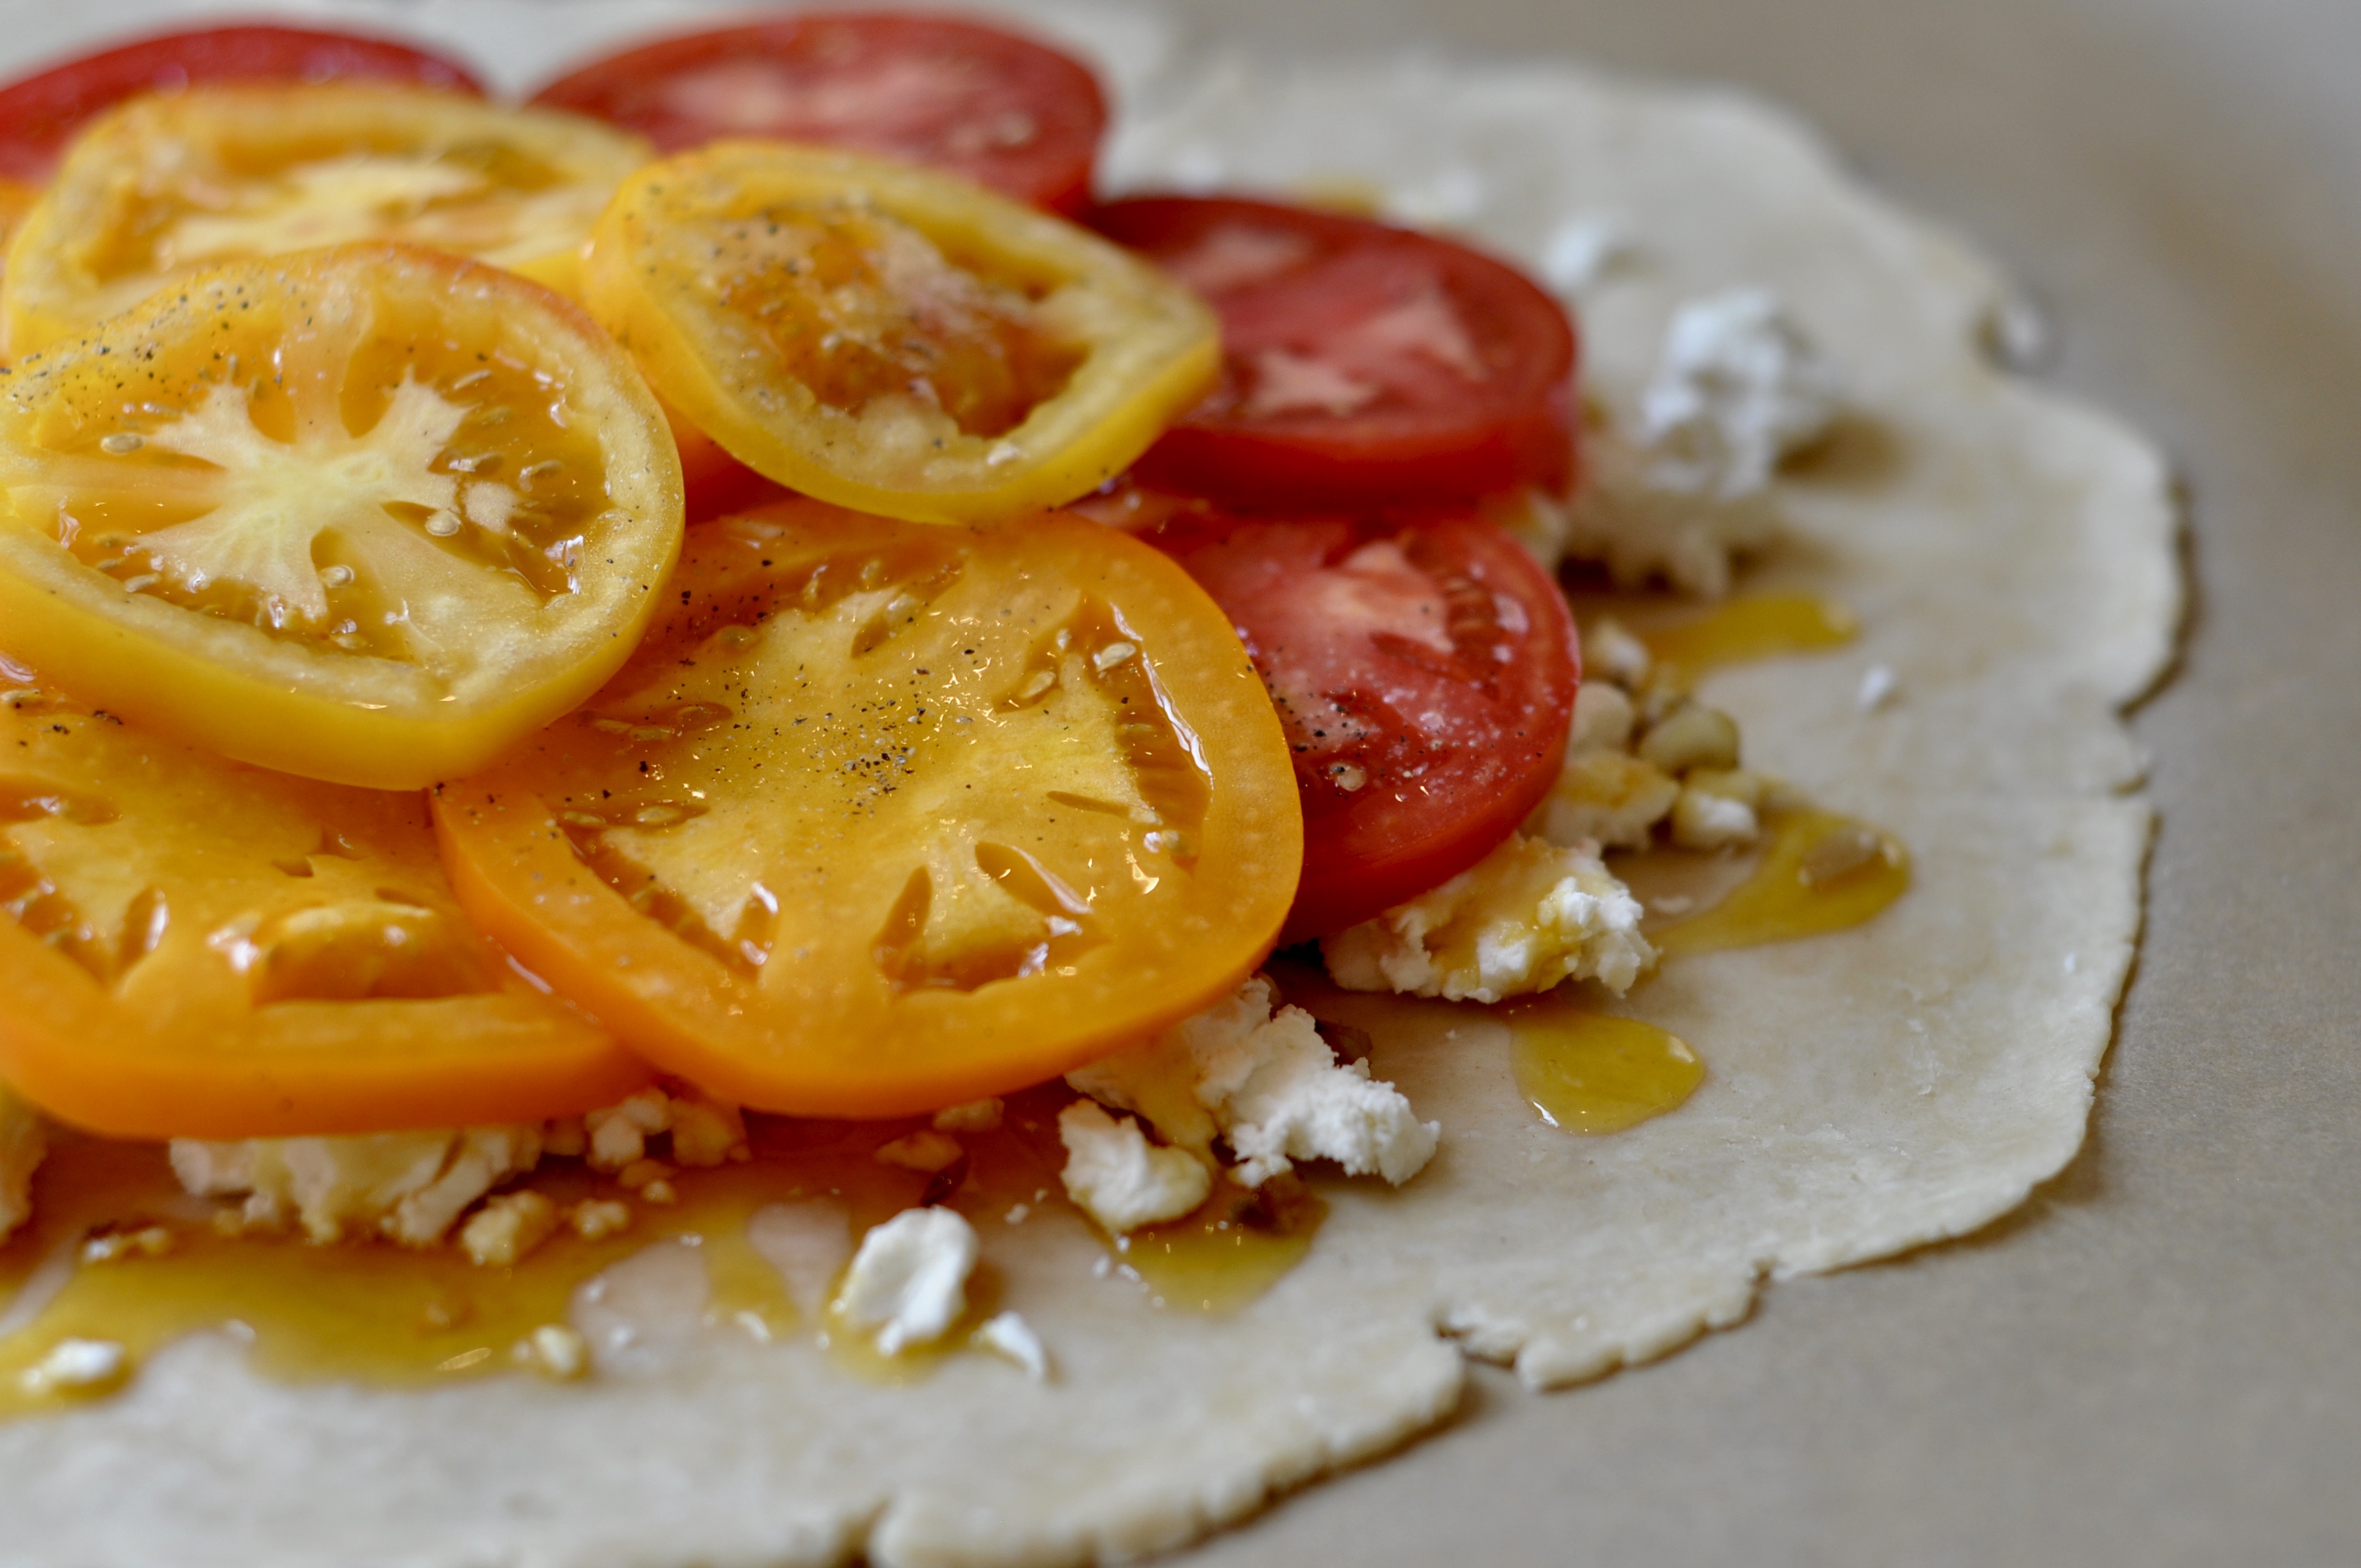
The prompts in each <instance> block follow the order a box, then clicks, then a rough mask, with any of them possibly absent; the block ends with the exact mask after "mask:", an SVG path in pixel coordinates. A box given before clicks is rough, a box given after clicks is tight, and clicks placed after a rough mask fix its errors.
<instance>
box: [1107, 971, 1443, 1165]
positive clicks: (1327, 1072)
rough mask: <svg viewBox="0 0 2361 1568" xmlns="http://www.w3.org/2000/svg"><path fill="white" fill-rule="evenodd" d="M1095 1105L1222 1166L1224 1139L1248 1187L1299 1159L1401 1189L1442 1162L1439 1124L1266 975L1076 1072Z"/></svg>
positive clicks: (1247, 982) (1440, 1127) (1258, 976)
mask: <svg viewBox="0 0 2361 1568" xmlns="http://www.w3.org/2000/svg"><path fill="white" fill-rule="evenodd" d="M1066 1081H1067V1082H1068V1083H1069V1084H1071V1085H1072V1086H1073V1087H1074V1088H1076V1089H1079V1090H1081V1091H1082V1092H1083V1093H1085V1094H1087V1095H1089V1096H1091V1097H1092V1098H1093V1100H1098V1101H1101V1102H1104V1103H1106V1104H1108V1105H1112V1106H1114V1107H1115V1108H1116V1109H1117V1110H1122V1111H1135V1112H1137V1113H1139V1114H1140V1115H1142V1116H1144V1117H1146V1118H1147V1119H1148V1124H1149V1125H1151V1126H1153V1127H1154V1128H1155V1129H1156V1130H1157V1132H1158V1133H1159V1134H1161V1135H1163V1137H1164V1138H1165V1139H1166V1141H1168V1142H1170V1143H1171V1144H1173V1145H1175V1146H1178V1147H1180V1148H1182V1149H1187V1150H1190V1151H1192V1152H1194V1153H1197V1154H1201V1155H1202V1156H1204V1157H1206V1158H1208V1159H1211V1158H1212V1157H1213V1140H1214V1139H1215V1138H1216V1137H1219V1138H1220V1139H1222V1140H1223V1141H1224V1142H1225V1143H1227V1144H1228V1145H1229V1146H1230V1150H1231V1152H1232V1153H1233V1154H1235V1156H1237V1159H1238V1163H1237V1166H1236V1167H1235V1168H1234V1169H1233V1170H1232V1171H1231V1173H1230V1174H1231V1175H1232V1176H1233V1177H1234V1178H1235V1179H1236V1180H1238V1181H1239V1182H1240V1183H1242V1184H1244V1185H1245V1186H1247V1187H1259V1186H1260V1185H1262V1183H1263V1182H1265V1181H1267V1180H1268V1179H1270V1178H1271V1177H1273V1176H1276V1175H1278V1174H1279V1173H1280V1172H1281V1171H1284V1170H1287V1169H1289V1168H1290V1166H1291V1165H1292V1163H1293V1162H1294V1161H1296V1160H1300V1159H1328V1160H1334V1161H1335V1162H1336V1163H1337V1164H1338V1165H1340V1166H1342V1167H1343V1168H1345V1173H1346V1174H1347V1175H1350V1176H1367V1175H1370V1174H1376V1175H1378V1176H1382V1177H1384V1178H1385V1179H1387V1180H1388V1181H1389V1182H1392V1183H1393V1184H1394V1185H1396V1186H1400V1184H1401V1183H1403V1182H1405V1181H1408V1180H1409V1179H1411V1177H1413V1176H1416V1175H1417V1174H1418V1173H1419V1172H1420V1171H1421V1170H1422V1169H1424V1168H1425V1167H1426V1162H1427V1161H1428V1160H1429V1159H1431V1158H1433V1155H1434V1146H1435V1141H1436V1139H1437V1138H1438V1137H1439V1136H1440V1135H1441V1134H1442V1131H1443V1129H1442V1126H1441V1124H1437V1123H1433V1122H1421V1121H1420V1120H1419V1119H1418V1116H1417V1114H1416V1113H1414V1112H1412V1111H1411V1104H1410V1101H1409V1100H1408V1099H1407V1098H1405V1097H1404V1096H1403V1095H1402V1093H1401V1091H1399V1090H1397V1089H1396V1088H1394V1086H1393V1085H1392V1084H1390V1083H1386V1082H1382V1081H1379V1080H1375V1079H1372V1078H1371V1077H1370V1076H1369V1067H1368V1064H1367V1062H1358V1061H1356V1062H1351V1063H1339V1062H1338V1061H1337V1059H1336V1053H1335V1052H1334V1050H1332V1049H1330V1048H1329V1046H1328V1042H1327V1041H1325V1040H1323V1039H1322V1038H1321V1037H1320V1033H1319V1029H1318V1026H1317V1025H1316V1024H1315V1022H1314V1021H1313V1019H1312V1014H1309V1013H1306V1012H1304V1011H1303V1010H1302V1009H1301V1008H1300V1007H1287V1006H1282V1005H1280V1004H1279V993H1278V991H1277V989H1276V988H1275V987H1274V986H1272V984H1271V982H1270V981H1269V980H1268V979H1267V978H1265V977H1264V976H1261V975H1257V976H1255V977H1254V978H1252V979H1251V980H1248V981H1246V983H1245V984H1244V985H1242V986H1240V987H1239V988H1238V989H1237V991H1236V992H1235V993H1234V994H1233V995H1231V996H1230V997H1229V998H1228V999H1227V1000H1225V1001H1223V1002H1220V1003H1216V1004H1214V1005H1213V1006H1212V1007H1210V1008H1207V1009H1206V1010H1205V1011H1204V1012H1202V1013H1200V1014H1197V1015H1196V1016H1195V1017H1193V1018H1187V1019H1183V1020H1182V1021H1181V1022H1180V1023H1179V1024H1177V1025H1173V1026H1172V1027H1171V1028H1170V1029H1168V1030H1166V1031H1165V1032H1164V1033H1163V1034H1162V1035H1160V1036H1158V1037H1157V1038H1155V1039H1153V1040H1151V1041H1149V1042H1148V1044H1147V1045H1145V1046H1142V1047H1138V1048H1137V1049H1134V1050H1130V1051H1126V1052H1124V1053H1123V1054H1122V1055H1120V1056H1115V1057H1109V1058H1106V1059H1105V1060H1103V1061H1098V1062H1093V1063H1092V1064H1091V1065H1090V1066H1089V1067H1086V1068H1083V1069H1080V1070H1079V1071H1076V1072H1071V1073H1068V1074H1067V1075H1066Z"/></svg>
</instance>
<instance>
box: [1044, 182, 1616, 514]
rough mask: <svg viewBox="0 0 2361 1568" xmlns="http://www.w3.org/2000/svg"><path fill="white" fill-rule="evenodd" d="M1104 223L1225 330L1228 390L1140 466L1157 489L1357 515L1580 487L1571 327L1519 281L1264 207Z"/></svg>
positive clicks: (1442, 244)
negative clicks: (1214, 314) (1201, 300)
mask: <svg viewBox="0 0 2361 1568" xmlns="http://www.w3.org/2000/svg"><path fill="white" fill-rule="evenodd" d="M1090 222H1091V224H1092V225H1093V226H1094V227H1096V228H1097V229H1098V231H1099V232H1100V233H1102V234H1104V235H1105V236H1107V237H1108V238H1110V239H1112V240H1114V241H1115V243H1117V244H1118V245H1124V246H1128V247H1131V248H1132V249H1134V250H1137V251H1141V252H1144V253H1146V254H1147V255H1148V256H1149V257H1151V258H1154V259H1156V260H1157V261H1159V262H1161V263H1162V264H1163V265H1164V266H1166V267H1167V268H1169V269H1171V270H1172V271H1173V272H1174V273H1176V274H1177V275H1178V276H1179V277H1180V280H1181V281H1182V282H1184V283H1186V284H1188V285H1189V286H1190V287H1191V288H1193V289H1195V290H1196V291H1198V292H1199V293H1201V294H1202V295H1203V296H1204V297H1205V298H1206V300H1207V301H1208V302H1210V303H1212V305H1213V308H1214V309H1215V310H1216V311H1218V312H1219V313H1221V317H1222V348H1223V354H1224V363H1223V367H1222V381H1221V385H1220V386H1219V387H1218V388H1216V389H1214V391H1213V395H1212V396H1211V397H1209V398H1208V399H1206V400H1205V401H1204V402H1202V403H1201V404H1200V405H1198V407H1197V409H1196V410H1195V411H1194V412H1192V413H1191V414H1190V415H1189V417H1188V418H1186V419H1184V420H1183V421H1181V422H1180V424H1179V425H1177V426H1176V427H1174V428H1173V429H1172V430H1171V431H1170V432H1169V433H1167V434H1166V435H1165V437H1164V439H1163V440H1162V441H1160V442H1159V443H1158V444H1156V446H1155V447H1154V448H1153V449H1151V450H1150V451H1149V452H1148V455H1147V456H1146V457H1144V458H1142V459H1141V460H1140V462H1139V465H1138V472H1139V474H1140V475H1141V477H1143V478H1145V479H1147V480H1148V481H1149V482H1150V483H1154V484H1159V485H1167V486H1170V487H1172V488H1177V489H1181V490H1186V491H1188V492H1190V493H1191V494H1196V495H1209V496H1218V497H1220V498H1221V499H1224V500H1226V501H1229V502H1230V503H1232V504H1233V505H1235V506H1240V507H1254V508H1265V507H1267V508H1273V509H1288V508H1301V507H1315V508H1322V509H1325V508H1332V507H1333V508H1340V509H1345V510H1355V509H1359V508H1364V507H1368V506H1398V505H1402V504H1406V503H1413V502H1421V501H1424V502H1446V501H1454V500H1461V499H1468V498H1472V497H1475V496H1478V495H1483V494H1486V493H1488V492H1491V491H1496V490H1505V489H1510V488H1515V487H1517V486H1520V485H1540V486H1542V487H1544V488H1548V489H1551V490H1558V491H1563V490H1564V489H1565V488H1567V486H1568V484H1569V483H1570V482H1571V480H1572V478H1573V471H1574V416H1573V392H1574V367H1575V338H1574V328H1573V325H1572V323H1569V322H1568V321H1567V320H1566V316H1565V312H1564V311H1563V310H1561V309H1560V308H1559V307H1558V305H1557V302H1555V301H1554V300H1552V299H1551V298H1550V297H1549V296H1548V295H1547V294H1544V293H1543V292H1542V291H1541V290H1540V289H1538V288H1536V287H1534V286H1533V284H1532V282H1530V281H1528V280H1526V278H1525V277H1524V276H1523V274H1521V273H1520V272H1518V271H1517V270H1515V269H1513V268H1510V267H1508V266H1505V265H1503V264H1502V263H1500V262H1498V261H1495V260H1493V259H1492V258H1490V257H1488V256H1482V255H1479V254H1477V252H1475V251H1472V250H1469V249H1467V248H1466V247H1464V246H1459V245H1454V244H1452V243H1451V242H1450V241H1448V240H1444V239H1437V238H1435V237H1434V236H1432V235H1423V234H1413V233H1411V232H1409V231H1407V230H1403V229H1396V228H1389V227H1387V226H1386V225H1383V224H1375V223H1370V222H1367V220H1365V219H1361V218H1351V217H1345V216H1342V215H1340V214H1334V213H1315V212H1307V211H1305V210H1303V209H1301V208H1300V207H1287V206H1279V205H1275V204H1272V203H1266V202H1248V201H1240V200H1235V199H1232V198H1205V199H1194V198H1187V197H1143V198H1139V199H1136V200H1131V201H1123V202H1115V203H1109V204H1108V205H1105V206H1103V207H1100V208H1098V209H1097V210H1096V212H1095V214H1093V216H1092V218H1091V219H1090Z"/></svg>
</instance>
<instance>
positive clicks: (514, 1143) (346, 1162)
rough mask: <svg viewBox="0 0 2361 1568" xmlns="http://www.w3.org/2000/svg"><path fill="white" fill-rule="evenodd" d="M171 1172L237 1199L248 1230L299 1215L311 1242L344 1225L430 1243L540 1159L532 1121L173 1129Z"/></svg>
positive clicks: (202, 1193)
mask: <svg viewBox="0 0 2361 1568" xmlns="http://www.w3.org/2000/svg"><path fill="white" fill-rule="evenodd" d="M171 1158H172V1171H173V1174H174V1175H176V1176H178V1177H179V1178H180V1179H181V1186H183V1187H185V1188H187V1189H188V1190H190V1191H191V1192H192V1193H194V1194H196V1195H197V1196H198V1197H200V1198H243V1199H244V1200H245V1206H244V1209H243V1210H242V1212H241V1213H240V1215H239V1219H240V1221H241V1223H243V1224H244V1225H245V1226H247V1228H250V1229H257V1230H282V1229H284V1228H285V1227H286V1226H287V1225H288V1224H289V1223H291V1222H298V1221H300V1222H301V1223H302V1228H303V1234H304V1236H305V1238H306V1239H308V1240H310V1241H313V1242H317V1243H321V1244H326V1243H330V1242H336V1241H341V1240H343V1239H344V1238H345V1237H346V1235H347V1234H353V1233H356V1232H357V1233H358V1234H365V1235H367V1234H374V1235H380V1236H383V1237H385V1238H387V1239H388V1240H390V1241H395V1242H399V1243H401V1245H404V1246H432V1245H434V1244H435V1243H436V1242H439V1241H441V1240H442V1239H443V1236H444V1234H445V1233H446V1232H447V1231H449V1230H450V1228H451V1226H452V1225H453V1223H456V1221H457V1220H458V1218H459V1216H460V1215H461V1214H462V1213H464V1212H467V1209H468V1208H469V1207H470V1206H471V1205H472V1204H474V1203H475V1201H477V1200H478V1199H479V1198H481V1197H483V1196H484V1194H486V1193H487V1192H489V1191H490V1190H492V1189H493V1188H494V1187H497V1186H498V1185H500V1183H501V1182H503V1181H505V1180H507V1179H510V1178H511V1177H514V1176H521V1175H523V1174H524V1173H525V1172H527V1171H529V1170H531V1169H533V1167H534V1166H535V1165H537V1164H538V1163H539V1162H540V1159H541V1129H540V1128H539V1127H538V1126H514V1127H469V1128H466V1129H462V1130H458V1131H444V1132H426V1133H379V1134H370V1135H361V1136H353V1137H320V1138H249V1139H247V1140H245V1141H244V1142H240V1143H211V1142H206V1141H204V1140H202V1139H197V1138H175V1139H173V1140H172V1146H171Z"/></svg>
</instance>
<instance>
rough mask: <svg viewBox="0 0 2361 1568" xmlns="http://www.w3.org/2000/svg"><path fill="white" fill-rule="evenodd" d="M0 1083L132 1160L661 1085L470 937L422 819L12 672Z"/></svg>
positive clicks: (0, 791) (550, 1112)
mask: <svg viewBox="0 0 2361 1568" xmlns="http://www.w3.org/2000/svg"><path fill="white" fill-rule="evenodd" d="M0 994H5V998H6V1002H5V1005H0V1078H5V1079H6V1080H7V1081H8V1082H9V1083H11V1084H14V1085H15V1086H16V1088H17V1090H18V1091H21V1092H22V1093H23V1094H24V1095H25V1096H26V1097H27V1099H29V1100H31V1101H33V1102H35V1103H37V1104H38V1105H39V1106H41V1108H42V1109H44V1110H46V1111H48V1112H49V1113H51V1114H52V1115H55V1116H59V1117H60V1118H62V1119H64V1120H66V1121H69V1122H73V1123H77V1124H81V1125H82V1126H85V1127H89V1128H92V1129H93V1130H95V1131H98V1132H103V1133H107V1134H110V1135H115V1136H121V1137H171V1136H181V1135H188V1136H198V1137H212V1138H238V1137H256V1136H266V1135H267V1136H280V1135H295V1134H311V1133H366V1132H390V1131H397V1130H400V1129H403V1128H410V1127H434V1126H465V1125H471V1124H486V1123H499V1122H519V1121H531V1120H534V1119H537V1118H540V1117H545V1116H555V1115H565V1114H570V1113H577V1112H581V1111H586V1110H589V1109H592V1108H594V1107H596V1106H598V1105H601V1104H612V1103H613V1102H615V1101H616V1100H618V1099H620V1098H621V1097H622V1096H623V1095H625V1094H628V1093H630V1092H631V1091H632V1090H633V1089H635V1088H637V1087H639V1086H640V1085H641V1084H642V1083H644V1082H645V1081H647V1080H648V1076H649V1074H648V1070H647V1069H646V1068H645V1067H644V1066H643V1065H642V1064H641V1062H640V1061H639V1059H638V1058H635V1057H633V1056H631V1054H630V1053H628V1052H626V1051H624V1050H623V1049H622V1048H621V1047H618V1046H617V1045H616V1044H615V1043H614V1041H613V1039H612V1038H611V1037H610V1036H608V1035H607V1034H606V1033H605V1032H604V1031H603V1030H601V1029H599V1028H598V1027H597V1026H596V1025H593V1024H591V1023H590V1022H589V1021H588V1019H585V1018H583V1017H582V1016H581V1015H580V1014H577V1013H575V1012H573V1011H572V1010H571V1009H569V1008H567V1007H566V1006H564V1005H563V1004H561V1003H556V1002H553V1001H551V1000H550V999H549V998H547V997H546V996H544V995H543V994H541V993H540V992H537V991H535V990H533V988H531V987H530V986H528V985H527V984H526V983H525V982H524V981H523V980H522V978H521V977H520V976H519V975H518V974H516V973H515V972H514V971H513V970H511V969H510V968H509V966H508V964H507V961H506V959H505V957H504V956H503V955H502V954H500V952H499V951H498V950H496V949H494V948H491V947H490V946H489V944H487V943H486V942H484V941H483V939H482V938H479V937H478V936H477V935H476V934H475V933H474V931H473V930H472V929H471V928H470V927H468V925H467V921H466V919H465V917H464V916H462V915H461V914H460V912H459V910H458V908H457V907H456V905H455V904H454V903H453V901H452V897H451V890H450V885H449V883H447V882H445V879H444V876H443V872H442V869H441V866H440V865H439V863H438V862H437V861H436V858H435V848H434V833H433V829H432V828H431V827H430V825H429V823H428V819H427V810H426V802H425V799H424V798H423V796H422V795H418V794H415V793H410V794H401V795H395V794H389V793H385V792H381V791H377V790H357V789H346V788H342V787H339V786H336V785H333V784H313V783H310V782H308V781H305V780H301V779H292V778H288V777H286V776H284V775H281V774H276V773H264V772H262V771H261V770H259V769H257V768H247V767H241V766H239V765H237V764H236V763H234V762H223V761H220V760H219V759H217V758H214V757H211V756H208V755H206V754H205V753H203V752H202V751H195V750H192V749H191V748H187V747H182V746H179V745H175V744H174V743H172V742H170V741H169V740H162V739H160V738H159V737H156V736H153V735H148V734H143V733H141V732H140V731H138V730H136V729H127V728H126V727H125V726H124V725H123V724H122V723H120V722H119V721H117V720H115V719H113V718H109V717H107V716H106V715H104V714H98V713H93V712H92V711H91V710H90V709H89V708H87V707H82V706H81V705H79V704H76V703H73V702H71V701H70V700H67V699H63V698H60V697H59V696H56V695H54V688H50V687H48V686H47V685H44V683H42V682H41V681H39V680H38V678H36V677H34V676H32V675H31V674H28V673H27V672H26V671H25V670H23V669H22V668H21V667H14V666H11V665H9V664H8V663H6V662H5V660H0Z"/></svg>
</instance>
